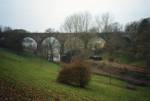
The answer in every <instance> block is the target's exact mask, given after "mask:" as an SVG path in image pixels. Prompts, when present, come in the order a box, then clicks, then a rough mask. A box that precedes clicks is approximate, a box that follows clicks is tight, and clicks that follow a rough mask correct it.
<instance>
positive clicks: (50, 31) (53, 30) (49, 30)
mask: <svg viewBox="0 0 150 101" xmlns="http://www.w3.org/2000/svg"><path fill="white" fill-rule="evenodd" d="M53 32H55V29H54V28H48V29H46V30H45V33H53Z"/></svg>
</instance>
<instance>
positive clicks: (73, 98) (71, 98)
mask: <svg viewBox="0 0 150 101" xmlns="http://www.w3.org/2000/svg"><path fill="white" fill-rule="evenodd" d="M58 71H59V66H58V65H56V64H53V63H49V62H47V61H45V60H42V59H40V58H37V57H28V56H18V55H15V54H13V53H11V52H8V51H5V50H3V49H0V79H5V80H8V81H17V82H22V83H23V84H24V85H28V86H31V87H34V88H36V89H39V90H41V92H42V93H50V94H51V95H54V96H57V95H58V96H60V98H61V101H150V87H137V90H136V91H132V90H127V89H126V88H125V82H122V81H119V80H115V79H113V80H112V82H113V84H117V85H119V86H115V85H109V84H108V81H109V79H108V78H107V77H103V76H96V75H94V76H93V77H92V81H91V82H90V84H89V86H88V87H87V88H86V89H80V88H76V87H71V86H67V85H63V84H59V83H57V82H56V78H57V74H58ZM17 85H18V87H22V86H23V85H22V84H19V83H17Z"/></svg>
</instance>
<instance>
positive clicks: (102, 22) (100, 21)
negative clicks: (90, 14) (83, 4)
mask: <svg viewBox="0 0 150 101" xmlns="http://www.w3.org/2000/svg"><path fill="white" fill-rule="evenodd" d="M95 21H96V24H97V27H98V29H99V32H112V23H113V17H112V15H110V14H109V13H104V14H102V15H101V16H96V17H95Z"/></svg>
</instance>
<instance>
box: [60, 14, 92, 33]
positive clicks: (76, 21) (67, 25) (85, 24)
mask: <svg viewBox="0 0 150 101" xmlns="http://www.w3.org/2000/svg"><path fill="white" fill-rule="evenodd" d="M91 18H92V17H91V14H90V13H88V12H84V13H76V14H73V15H71V16H68V17H67V18H66V19H65V22H64V24H63V25H62V26H61V27H62V29H63V30H64V31H65V32H76V33H77V32H88V31H89V28H90V23H91V22H90V21H91Z"/></svg>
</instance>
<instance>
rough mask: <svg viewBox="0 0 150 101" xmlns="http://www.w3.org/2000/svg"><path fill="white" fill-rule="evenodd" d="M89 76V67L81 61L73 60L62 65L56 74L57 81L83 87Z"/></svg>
mask: <svg viewBox="0 0 150 101" xmlns="http://www.w3.org/2000/svg"><path fill="white" fill-rule="evenodd" d="M90 78H91V71H90V69H89V67H88V66H87V65H86V64H85V63H84V62H82V61H80V60H78V61H74V62H72V63H70V64H65V65H63V66H62V69H61V71H60V72H59V75H58V78H57V80H58V82H61V83H65V84H69V85H73V86H79V87H85V86H86V85H87V84H88V83H89V81H90Z"/></svg>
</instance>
